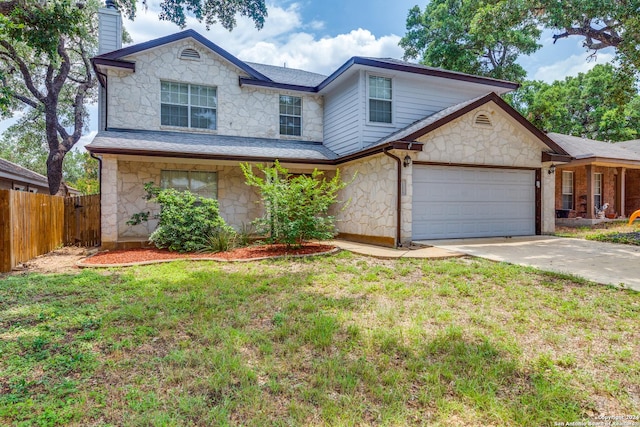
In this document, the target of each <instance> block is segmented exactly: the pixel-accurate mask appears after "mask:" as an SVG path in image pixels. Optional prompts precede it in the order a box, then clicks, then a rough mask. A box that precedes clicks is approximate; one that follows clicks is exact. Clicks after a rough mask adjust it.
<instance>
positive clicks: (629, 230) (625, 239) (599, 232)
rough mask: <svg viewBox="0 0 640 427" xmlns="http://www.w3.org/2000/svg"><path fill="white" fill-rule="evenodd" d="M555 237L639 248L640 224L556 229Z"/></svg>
mask: <svg viewBox="0 0 640 427" xmlns="http://www.w3.org/2000/svg"><path fill="white" fill-rule="evenodd" d="M555 235H556V236H560V237H573V238H577V239H587V240H598V241H600V242H610V243H623V244H627V245H638V246H640V222H639V221H636V222H634V223H633V224H632V225H628V222H627V221H613V222H602V223H599V224H594V225H591V226H583V227H575V228H574V227H556V232H555Z"/></svg>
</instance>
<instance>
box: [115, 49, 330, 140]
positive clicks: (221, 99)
mask: <svg viewBox="0 0 640 427" xmlns="http://www.w3.org/2000/svg"><path fill="white" fill-rule="evenodd" d="M185 48H192V49H195V50H196V51H198V53H199V54H200V57H201V59H200V60H188V59H180V58H179V55H180V52H182V50H183V49H185ZM125 59H126V60H129V61H134V62H135V63H136V70H135V72H130V71H124V70H114V69H110V70H109V71H108V79H109V80H108V81H109V92H108V120H107V126H108V127H110V128H124V129H145V130H173V131H186V130H188V131H189V132H206V133H217V134H220V135H233V136H249V137H261V138H282V139H288V138H291V137H286V136H282V137H281V136H280V128H279V123H280V121H279V120H280V119H279V95H281V94H282V95H295V96H301V97H302V109H303V111H302V120H303V122H302V136H301V137H295V139H302V140H307V141H322V132H323V130H322V128H323V98H322V96H320V95H310V94H309V95H301V94H300V93H293V92H287V91H281V90H274V89H268V88H255V87H249V86H244V87H240V85H239V83H238V78H239V77H240V76H243V77H246V73H245V72H244V71H242V70H240V69H239V68H237V67H235V66H234V65H232V64H231V63H229V62H227V61H226V60H224V59H222V57H220V56H218V55H217V54H215V53H213V52H211V51H210V50H209V49H208V48H205V47H204V46H203V45H201V44H200V43H198V42H196V41H194V40H192V39H184V40H180V41H177V42H174V43H170V44H167V45H163V46H160V47H157V48H154V49H149V50H146V51H143V52H139V53H137V54H134V55H131V56H130V57H126V58H125ZM161 80H165V81H171V82H178V83H191V84H198V85H205V86H215V87H217V97H218V111H217V130H215V131H212V130H200V129H190V128H189V129H187V128H180V127H177V128H176V127H169V126H161V125H160V81H161Z"/></svg>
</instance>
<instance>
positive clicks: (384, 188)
mask: <svg viewBox="0 0 640 427" xmlns="http://www.w3.org/2000/svg"><path fill="white" fill-rule="evenodd" d="M339 169H340V173H341V174H342V178H343V180H344V181H346V182H350V184H349V185H348V186H347V187H346V188H344V189H343V190H342V191H341V192H340V194H339V196H338V200H342V201H346V202H347V205H346V207H345V206H344V205H343V206H340V207H337V209H336V210H337V212H335V215H336V219H337V222H336V225H337V228H338V231H339V232H340V233H348V234H356V235H360V236H376V237H389V238H394V237H395V235H396V231H395V230H396V228H395V224H396V184H395V183H396V165H395V162H393V160H392V159H390V158H389V157H387V156H385V155H378V156H375V157H368V158H365V159H364V160H360V161H356V162H352V163H348V164H346V165H342V166H340V168H339ZM354 174H355V178H353V176H354ZM352 179H353V181H351V180H352Z"/></svg>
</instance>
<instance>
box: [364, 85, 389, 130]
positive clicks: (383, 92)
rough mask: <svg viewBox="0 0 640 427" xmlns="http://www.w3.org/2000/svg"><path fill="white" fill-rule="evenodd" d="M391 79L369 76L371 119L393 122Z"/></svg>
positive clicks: (375, 121)
mask: <svg viewBox="0 0 640 427" xmlns="http://www.w3.org/2000/svg"><path fill="white" fill-rule="evenodd" d="M391 95H392V91H391V79H390V78H387V77H378V76H369V121H370V122H374V123H392V114H391Z"/></svg>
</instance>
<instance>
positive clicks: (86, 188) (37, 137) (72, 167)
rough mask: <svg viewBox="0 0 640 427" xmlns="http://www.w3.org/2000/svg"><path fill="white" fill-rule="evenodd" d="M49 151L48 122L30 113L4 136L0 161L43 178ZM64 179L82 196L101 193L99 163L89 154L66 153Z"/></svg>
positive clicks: (84, 152)
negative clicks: (30, 171) (46, 130)
mask: <svg viewBox="0 0 640 427" xmlns="http://www.w3.org/2000/svg"><path fill="white" fill-rule="evenodd" d="M48 155H49V147H48V145H47V138H46V135H45V123H44V118H43V117H42V116H41V115H40V114H39V113H37V112H36V111H35V110H31V111H29V112H27V114H26V115H24V116H23V117H21V118H20V119H19V120H18V121H17V122H16V123H15V124H13V125H11V126H9V128H8V129H7V130H6V131H5V132H4V133H3V135H2V139H0V157H1V158H3V159H6V160H9V161H10V162H13V163H16V164H18V165H20V166H22V167H24V168H27V169H29V170H32V171H34V172H37V173H39V174H42V175H45V176H46V175H47V157H48ZM62 177H63V179H64V181H65V182H66V183H67V184H68V185H70V186H71V187H73V188H75V189H77V190H79V191H80V192H81V193H82V194H97V193H99V192H100V188H99V186H100V184H99V181H98V161H97V160H96V159H94V158H92V157H91V156H90V155H89V153H88V152H86V151H82V152H81V151H78V150H76V149H73V150H71V151H69V152H68V153H66V155H65V157H64V161H63V164H62Z"/></svg>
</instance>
